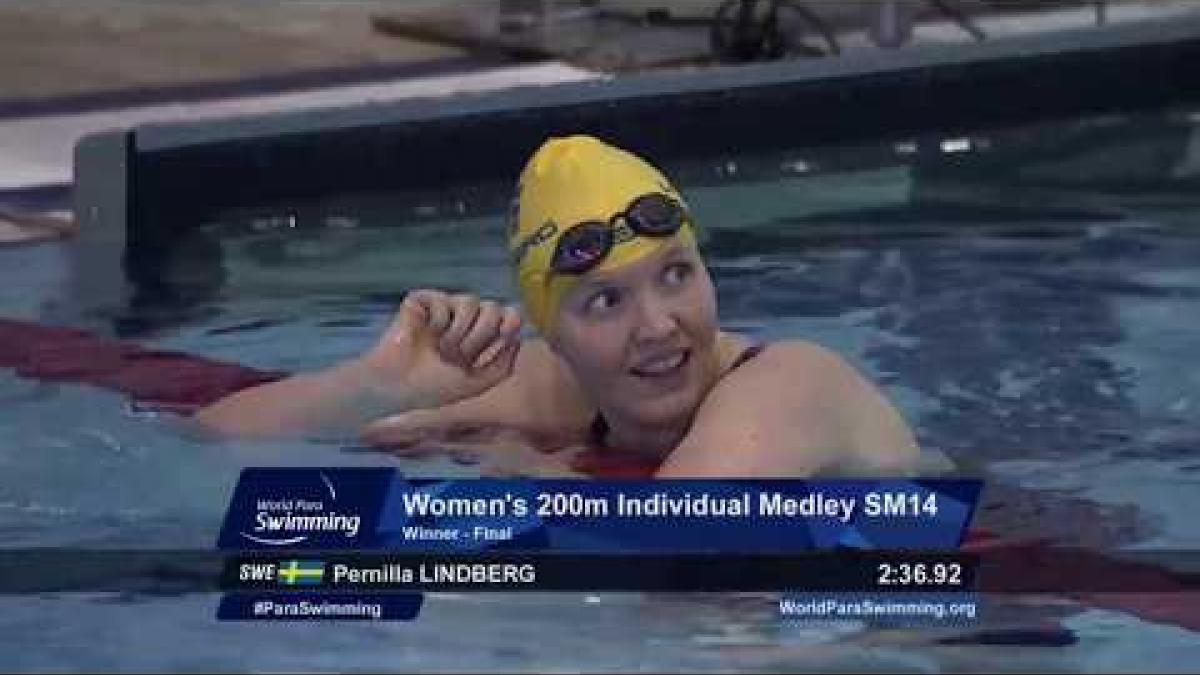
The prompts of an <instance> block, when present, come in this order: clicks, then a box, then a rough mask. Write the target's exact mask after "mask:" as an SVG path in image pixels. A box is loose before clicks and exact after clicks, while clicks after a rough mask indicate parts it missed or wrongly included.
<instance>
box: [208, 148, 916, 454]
mask: <svg viewBox="0 0 1200 675" xmlns="http://www.w3.org/2000/svg"><path fill="white" fill-rule="evenodd" d="M514 206H515V208H514V217H513V221H512V224H511V226H510V231H509V233H508V239H509V241H508V248H509V253H510V257H511V261H512V264H513V269H514V273H515V276H516V280H517V285H518V287H519V289H520V294H521V301H522V303H521V310H522V311H519V310H518V309H517V308H515V307H506V306H501V305H500V304H498V303H495V302H492V301H489V300H483V299H480V298H478V297H475V296H473V295H467V294H455V295H451V294H447V293H443V292H440V291H435V290H418V291H412V292H410V293H409V294H408V295H407V296H406V297H405V299H404V301H403V302H402V303H401V306H400V308H399V310H398V311H397V313H396V316H395V318H394V320H393V322H392V324H391V326H390V327H389V328H388V329H387V330H386V331H385V333H384V335H383V336H382V338H381V339H380V340H379V342H378V343H377V344H376V345H375V346H374V347H373V348H372V349H370V350H368V351H367V352H366V353H364V354H362V355H361V356H359V357H356V358H353V359H350V360H348V361H346V362H344V363H341V364H338V365H335V366H333V367H331V368H329V369H327V370H323V371H319V372H314V373H307V374H300V375H296V376H293V377H290V378H288V379H285V380H282V381H279V382H274V383H270V384H265V385H260V386H257V387H254V388H251V389H246V390H243V391H241V392H238V393H236V394H234V395H232V396H229V397H227V398H225V399H222V400H220V401H218V402H216V403H214V404H212V405H210V406H208V407H207V408H204V409H202V410H201V411H199V412H198V413H197V415H196V419H198V420H199V422H200V423H201V424H202V425H204V426H205V427H207V428H208V429H211V430H215V431H217V432H219V433H222V434H229V435H239V436H246V435H253V436H264V435H280V434H292V435H297V434H298V435H314V434H324V433H327V432H329V431H331V430H336V431H340V432H348V433H353V434H357V435H359V436H360V437H361V438H363V439H365V440H366V441H367V442H369V443H372V444H377V445H380V446H389V447H409V446H414V445H417V444H421V443H422V442H423V441H424V440H426V439H442V440H446V439H454V438H459V439H463V438H473V437H477V436H473V434H485V435H486V434H487V433H492V434H494V436H493V437H495V438H499V437H503V438H509V439H512V438H520V439H522V443H524V447H527V448H528V447H532V448H536V449H537V450H538V451H539V452H540V451H547V452H548V451H552V450H561V449H564V448H575V449H581V448H582V449H586V450H587V452H589V453H591V454H592V456H593V457H594V456H602V457H608V458H610V459H615V460H617V461H621V460H622V459H628V460H629V461H631V462H638V461H642V462H648V463H650V464H652V465H653V466H655V467H657V470H656V471H655V473H654V475H656V476H660V477H805V476H812V475H854V476H896V475H911V474H913V473H914V472H915V471H916V470H917V468H918V460H919V456H920V451H919V450H918V448H917V445H916V442H915V440H914V438H913V434H912V432H911V430H910V429H909V427H908V425H907V424H906V423H905V422H904V420H903V419H902V418H901V416H900V415H899V414H898V412H897V411H896V409H895V408H894V407H893V406H892V405H891V404H890V403H889V402H888V401H887V400H886V399H885V397H884V396H883V394H882V393H881V392H880V391H879V389H878V388H877V387H875V386H874V385H873V384H872V383H870V382H869V381H868V380H866V379H865V378H864V377H863V376H861V375H860V374H859V373H858V372H856V371H855V370H854V369H853V368H852V367H850V366H849V365H848V364H847V363H846V362H845V361H843V360H842V359H841V358H840V357H838V356H837V355H836V354H834V353H833V352H831V351H829V350H827V349H825V348H822V347H820V346H818V345H815V344H812V343H809V342H805V341H802V340H784V341H779V342H774V343H770V344H764V343H759V342H754V341H752V340H750V339H748V338H746V337H744V336H740V335H735V334H732V333H729V332H726V331H723V330H720V329H719V327H718V321H717V303H716V293H715V291H714V288H713V283H712V279H711V278H710V276H709V274H708V271H707V269H706V268H705V265H704V261H703V260H702V258H701V256H700V251H699V248H698V244H697V238H696V229H695V228H696V227H697V223H696V221H695V220H694V219H693V218H694V214H692V213H691V212H690V211H689V209H688V206H687V203H686V201H685V200H684V198H683V197H682V195H681V194H680V193H679V191H678V190H676V189H675V187H674V186H673V185H672V184H671V183H670V182H669V181H668V180H667V178H666V177H665V176H664V175H663V174H662V173H660V172H659V171H658V170H657V169H656V168H655V167H653V166H652V165H650V164H649V163H647V162H646V161H644V160H643V159H641V158H639V157H637V156H635V155H633V154H631V153H629V152H627V151H625V150H622V149H619V148H616V147H613V146H611V145H609V144H607V143H605V142H603V141H600V140H598V139H596V138H593V137H589V136H570V137H565V138H554V139H550V140H548V141H547V142H546V143H544V144H543V145H542V146H541V147H540V148H539V149H538V150H537V151H536V152H535V153H534V155H533V156H532V157H531V158H530V159H529V161H528V163H527V165H526V166H525V168H524V170H523V171H522V173H521V176H520V180H519V183H518V190H517V199H516V202H515V205H514ZM525 321H528V322H529V323H530V324H531V325H532V326H533V327H534V328H535V329H536V330H537V332H538V334H539V338H540V339H529V340H525V339H522V337H521V335H520V332H521V331H520V329H521V326H522V323H523V322H525ZM505 447H513V445H512V444H508V445H507V446H505ZM564 466H566V465H565V464H564Z"/></svg>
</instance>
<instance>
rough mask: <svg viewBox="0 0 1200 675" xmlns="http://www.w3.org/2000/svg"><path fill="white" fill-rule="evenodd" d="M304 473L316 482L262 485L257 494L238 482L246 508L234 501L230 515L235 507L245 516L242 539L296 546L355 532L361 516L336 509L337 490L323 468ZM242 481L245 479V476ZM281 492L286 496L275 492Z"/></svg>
mask: <svg viewBox="0 0 1200 675" xmlns="http://www.w3.org/2000/svg"><path fill="white" fill-rule="evenodd" d="M305 473H306V474H308V475H309V476H315V477H316V478H317V479H319V483H317V482H316V481H312V480H309V481H306V482H308V483H310V484H309V485H296V484H294V483H292V485H290V486H287V487H288V488H289V489H286V490H279V489H278V488H276V489H266V488H269V487H274V486H268V485H262V486H261V487H262V488H265V489H263V490H261V491H256V492H260V493H261V494H257V495H251V494H245V493H247V492H250V490H245V491H244V492H243V490H242V488H243V487H246V486H245V485H239V492H243V494H242V495H241V496H242V497H243V498H244V499H243V501H247V500H248V501H249V502H250V504H248V505H246V504H243V506H249V508H243V509H236V506H237V504H236V503H235V505H234V507H231V510H230V511H231V513H230V516H231V517H233V516H234V515H235V513H234V512H235V511H236V510H240V511H241V513H242V514H245V515H247V516H249V523H248V525H249V526H248V527H243V528H241V529H239V531H238V534H239V535H240V537H241V538H242V539H244V540H247V541H250V542H253V543H255V544H261V545H264V546H296V545H298V544H304V543H306V542H309V541H311V540H312V539H313V538H318V539H320V538H323V536H324V535H330V534H338V533H340V534H341V535H343V536H344V537H345V538H346V539H354V538H355V537H357V536H358V533H359V528H360V525H361V523H362V519H361V517H360V516H359V515H358V514H356V513H350V512H344V511H339V509H338V490H337V488H336V487H335V486H334V482H333V480H332V479H331V478H330V476H329V475H328V474H327V473H326V472H324V471H316V472H305ZM243 481H244V482H248V481H246V478H245V476H243ZM289 482H291V481H289ZM281 493H282V494H284V495H286V496H277V495H280V494H281ZM235 501H236V500H235ZM247 512H248V513H247ZM242 522H243V523H245V521H244V520H242ZM222 539H223V540H225V539H226V537H222Z"/></svg>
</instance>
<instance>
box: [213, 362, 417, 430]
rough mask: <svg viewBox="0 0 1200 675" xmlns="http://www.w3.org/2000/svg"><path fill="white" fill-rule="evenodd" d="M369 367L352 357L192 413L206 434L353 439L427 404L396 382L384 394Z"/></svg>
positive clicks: (250, 389)
mask: <svg viewBox="0 0 1200 675" xmlns="http://www.w3.org/2000/svg"><path fill="white" fill-rule="evenodd" d="M370 371H371V367H370V366H369V364H368V363H367V362H365V361H364V360H362V359H352V360H349V361H346V362H344V363H340V364H338V365H335V366H333V367H330V368H328V369H326V370H321V371H316V372H312V373H304V374H300V375H293V376H291V377H288V378H286V379H283V380H280V381H278V382H271V383H268V384H263V385H259V386H257V387H251V388H249V389H244V390H242V391H240V392H237V393H236V394H233V395H231V396H227V397H225V398H223V399H221V400H219V401H217V402H216V403H213V404H211V405H209V406H207V407H205V408H202V409H201V410H199V411H197V412H196V414H195V415H193V419H194V420H195V422H197V423H198V424H199V426H200V427H201V428H202V429H203V430H205V431H208V432H210V433H216V434H219V435H224V436H238V437H250V438H255V437H258V438H262V437H281V436H304V437H312V436H338V437H346V436H350V437H353V435H354V434H357V432H358V430H359V429H360V428H361V427H362V426H363V425H364V424H366V423H368V422H370V421H371V420H373V419H376V418H379V417H382V416H383V415H387V414H390V413H395V412H398V411H401V410H408V409H414V408H419V407H421V406H423V405H426V404H427V403H426V402H425V401H423V400H421V398H420V396H419V395H418V394H417V393H416V392H411V391H408V390H407V388H406V387H404V386H403V385H402V384H400V383H396V385H395V386H394V387H391V388H389V390H388V391H386V392H384V391H381V390H379V389H378V388H377V387H376V386H375V385H374V384H373V382H374V378H373V377H372V373H371V372H370Z"/></svg>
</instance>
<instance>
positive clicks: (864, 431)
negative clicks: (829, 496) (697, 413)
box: [701, 340, 920, 475]
mask: <svg viewBox="0 0 1200 675" xmlns="http://www.w3.org/2000/svg"><path fill="white" fill-rule="evenodd" d="M747 342H748V343H749V344H754V343H752V342H750V341H747ZM748 414H749V415H759V416H761V418H762V419H764V420H765V423H766V424H769V425H771V428H770V429H768V430H767V431H769V432H771V433H780V432H786V433H788V434H792V435H794V438H795V440H796V441H797V442H803V443H804V444H805V445H808V446H811V447H812V448H814V449H815V448H822V449H824V450H826V451H828V454H827V455H826V456H824V457H820V458H819V460H820V464H822V471H827V470H828V471H836V472H843V473H845V472H848V473H862V474H864V475H866V474H887V473H894V472H904V471H906V470H907V469H908V468H909V467H910V466H912V465H913V464H914V463H915V461H916V459H917V457H918V456H919V454H920V451H919V449H918V448H917V446H916V443H915V440H914V438H913V435H912V432H911V430H910V429H909V428H908V425H907V424H906V423H905V422H904V420H903V419H902V418H901V417H900V415H899V413H898V412H897V411H896V409H895V408H894V407H893V406H892V405H891V403H890V402H889V401H887V399H886V398H885V397H884V395H883V393H882V392H881V391H880V390H879V388H878V387H877V386H876V385H875V384H873V383H872V382H870V381H869V380H868V379H867V378H866V377H864V376H863V375H862V374H861V373H860V372H858V370H857V369H856V368H854V366H853V365H851V364H850V363H849V362H847V361H846V359H844V358H843V357H842V356H840V355H839V354H837V353H836V352H834V351H833V350H831V349H828V348H826V347H824V346H821V345H819V344H816V343H813V342H808V341H806V340H782V341H778V342H771V343H768V344H766V345H765V346H763V347H762V348H761V351H759V353H758V354H756V355H755V356H754V357H753V358H752V359H749V360H747V361H746V362H745V363H743V364H742V365H741V366H739V367H738V368H737V369H736V370H734V371H731V372H730V373H729V374H728V375H727V376H726V377H724V378H722V379H721V381H720V382H718V384H717V386H715V387H714V388H713V391H712V392H710V394H709V397H708V398H707V399H706V401H705V404H704V406H702V409H701V415H711V416H713V417H715V418H718V419H719V418H725V419H726V420H727V419H728V418H729V417H731V416H735V415H736V416H744V415H748Z"/></svg>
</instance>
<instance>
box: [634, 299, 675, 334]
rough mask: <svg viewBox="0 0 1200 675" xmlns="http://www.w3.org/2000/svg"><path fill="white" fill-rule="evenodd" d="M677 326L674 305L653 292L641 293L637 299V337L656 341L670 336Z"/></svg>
mask: <svg viewBox="0 0 1200 675" xmlns="http://www.w3.org/2000/svg"><path fill="white" fill-rule="evenodd" d="M678 328H679V319H678V316H677V313H676V308H675V307H674V305H673V304H672V303H671V302H670V301H668V300H667V299H666V298H662V297H659V296H658V295H656V294H654V293H642V294H640V296H639V297H638V299H637V338H638V340H639V341H641V342H657V341H660V340H664V339H666V338H670V337H671V336H673V335H674V334H675V331H676V330H677V329H678Z"/></svg>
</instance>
